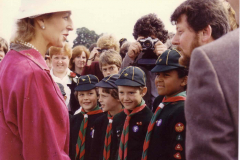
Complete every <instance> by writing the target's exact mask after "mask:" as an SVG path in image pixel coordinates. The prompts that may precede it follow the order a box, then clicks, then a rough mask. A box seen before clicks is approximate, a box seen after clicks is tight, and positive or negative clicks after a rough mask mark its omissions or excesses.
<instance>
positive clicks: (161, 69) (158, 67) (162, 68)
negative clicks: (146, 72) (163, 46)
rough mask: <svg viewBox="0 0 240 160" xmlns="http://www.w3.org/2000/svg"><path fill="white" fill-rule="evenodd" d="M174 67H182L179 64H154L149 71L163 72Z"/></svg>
mask: <svg viewBox="0 0 240 160" xmlns="http://www.w3.org/2000/svg"><path fill="white" fill-rule="evenodd" d="M176 68H182V67H179V66H167V65H156V66H155V67H154V68H153V69H152V70H151V72H155V73H156V72H164V71H168V70H172V69H176Z"/></svg>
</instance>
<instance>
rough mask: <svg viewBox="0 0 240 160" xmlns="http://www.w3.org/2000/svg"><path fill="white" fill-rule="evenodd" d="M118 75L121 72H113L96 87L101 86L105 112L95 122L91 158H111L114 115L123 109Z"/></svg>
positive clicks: (107, 159)
mask: <svg viewBox="0 0 240 160" xmlns="http://www.w3.org/2000/svg"><path fill="white" fill-rule="evenodd" d="M118 77H119V74H113V75H110V76H107V77H105V78H103V79H102V80H101V81H100V82H99V83H97V84H96V87H99V102H100V104H101V107H102V110H103V111H104V112H105V114H104V115H103V116H101V117H99V118H97V119H96V121H95V124H94V137H93V141H92V148H91V149H92V150H91V160H99V159H101V160H102V159H105V160H109V158H110V152H111V133H112V122H113V117H114V116H115V115H116V114H117V113H119V112H120V111H122V104H121V102H120V100H119V97H118V89H117V86H116V84H115V81H116V80H117V79H118Z"/></svg>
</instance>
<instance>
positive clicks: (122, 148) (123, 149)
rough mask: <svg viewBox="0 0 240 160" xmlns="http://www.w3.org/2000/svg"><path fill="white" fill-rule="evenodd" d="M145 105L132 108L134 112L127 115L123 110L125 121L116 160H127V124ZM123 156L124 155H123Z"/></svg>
mask: <svg viewBox="0 0 240 160" xmlns="http://www.w3.org/2000/svg"><path fill="white" fill-rule="evenodd" d="M145 106H146V104H143V105H141V106H139V107H136V108H134V110H133V111H132V112H131V114H130V113H129V111H128V110H127V109H124V112H125V114H126V115H127V117H126V119H125V123H124V126H123V131H122V135H121V140H120V145H119V150H118V160H127V146H128V136H129V122H130V120H131V117H132V116H133V115H134V114H135V113H138V112H140V111H141V110H143V109H144V107H145ZM123 154H124V155H123Z"/></svg>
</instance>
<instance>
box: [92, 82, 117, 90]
mask: <svg viewBox="0 0 240 160" xmlns="http://www.w3.org/2000/svg"><path fill="white" fill-rule="evenodd" d="M95 86H96V87H102V88H110V89H117V88H116V87H113V86H112V85H110V84H109V83H106V82H104V81H100V82H99V83H97V84H96V85H95Z"/></svg>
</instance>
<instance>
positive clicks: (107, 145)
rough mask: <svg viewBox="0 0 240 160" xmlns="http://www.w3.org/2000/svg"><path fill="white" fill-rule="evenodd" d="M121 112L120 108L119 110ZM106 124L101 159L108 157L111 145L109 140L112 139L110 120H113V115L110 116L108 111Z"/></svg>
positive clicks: (107, 158)
mask: <svg viewBox="0 0 240 160" xmlns="http://www.w3.org/2000/svg"><path fill="white" fill-rule="evenodd" d="M119 112H122V109H121V110H120V111H119ZM108 121H109V123H108V126H107V131H106V135H105V141H104V150H103V160H109V159H110V146H111V140H112V136H111V134H112V122H113V116H111V114H110V112H108Z"/></svg>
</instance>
